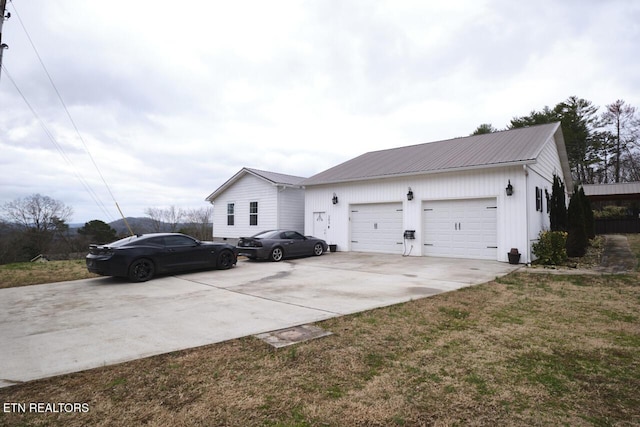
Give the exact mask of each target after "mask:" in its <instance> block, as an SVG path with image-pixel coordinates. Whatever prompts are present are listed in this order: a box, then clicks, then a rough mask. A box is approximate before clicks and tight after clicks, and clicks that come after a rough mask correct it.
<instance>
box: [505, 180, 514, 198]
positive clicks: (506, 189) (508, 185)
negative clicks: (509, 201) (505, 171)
mask: <svg viewBox="0 0 640 427" xmlns="http://www.w3.org/2000/svg"><path fill="white" fill-rule="evenodd" d="M505 191H506V192H507V196H511V195H512V194H513V185H511V180H509V184H507V188H505Z"/></svg>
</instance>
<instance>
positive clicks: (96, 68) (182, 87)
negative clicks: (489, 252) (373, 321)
mask: <svg viewBox="0 0 640 427" xmlns="http://www.w3.org/2000/svg"><path fill="white" fill-rule="evenodd" d="M7 11H8V12H10V13H11V14H12V15H13V16H12V17H11V19H9V20H7V21H5V23H4V26H3V28H2V42H3V43H6V44H8V45H9V49H7V50H5V51H4V57H3V66H4V67H5V69H3V70H2V74H1V76H0V112H1V114H0V205H1V204H4V203H6V202H8V201H12V200H14V199H16V198H22V197H25V196H28V195H31V194H34V193H40V194H42V195H47V196H50V197H53V198H55V199H58V200H60V201H62V202H64V203H65V204H66V205H68V206H71V207H72V208H73V210H74V215H73V217H72V218H71V221H70V222H72V223H78V222H80V223H82V222H85V221H89V220H92V219H101V220H104V221H107V222H109V221H112V220H115V219H118V218H119V214H118V211H117V209H116V207H115V204H114V202H113V199H115V200H117V202H118V204H119V205H120V207H121V208H122V211H123V212H124V214H125V215H126V216H144V210H145V208H148V207H168V206H170V205H175V206H176V207H181V208H201V207H206V206H207V204H206V202H205V201H204V199H205V197H206V196H207V195H209V194H210V193H211V192H213V191H214V190H215V189H216V188H217V187H219V186H220V185H221V184H223V183H224V182H225V181H226V180H227V179H228V178H229V177H231V176H232V175H233V174H234V173H236V172H237V171H239V170H240V169H241V168H242V167H243V166H247V167H252V168H258V169H264V170H269V171H274V172H280V173H287V174H292V175H300V176H311V175H313V174H315V173H318V172H320V171H322V170H324V169H327V168H329V167H331V166H334V165H336V164H338V163H341V162H343V161H345V160H348V159H350V158H352V157H355V156H357V155H359V154H362V153H364V152H367V151H372V150H378V149H384V148H391V147H397V146H402V145H410V144H417V143H422V142H429V141H435V140H440V139H448V138H454V137H458V136H466V135H469V134H470V133H471V132H473V130H474V129H475V128H476V127H477V126H478V125H480V124H481V123H492V124H493V125H494V126H495V127H497V128H504V127H505V126H506V125H507V124H508V122H509V120H510V119H511V118H512V117H514V116H522V115H526V114H528V113H529V112H530V111H531V110H533V109H541V108H542V107H544V106H545V105H549V106H553V105H555V104H556V103H558V102H561V101H563V100H565V99H566V98H567V97H569V96H571V95H577V96H578V97H581V98H584V99H587V100H590V101H592V102H593V103H594V104H595V105H598V106H600V107H604V105H606V104H609V103H611V102H613V101H615V100H616V99H620V98H621V99H624V100H625V101H627V103H629V104H631V105H634V106H636V107H640V55H639V54H640V2H639V1H637V0H609V1H601V0H555V1H554V0H535V1H534V0H523V1H513V0H467V1H456V0H450V1H440V0H439V1H426V0H422V1H420V0H416V1H404V0H390V1H377V0H361V1H358V0H315V1H305V0H297V1H280V0H276V1H206V2H205V1H201V0H198V1H196V0H183V1H180V2H168V1H158V0H154V1H151V0H133V1H132V0H128V1H121V0H115V1H93V0H89V1H79V0H57V1H55V2H52V1H50V0H8V1H7ZM18 15H19V17H20V19H21V21H22V23H21V22H20V19H18ZM23 25H24V28H23ZM25 28H26V32H25ZM29 39H31V42H33V44H34V45H35V47H36V49H37V52H38V53H39V55H40V58H41V59H42V61H43V62H44V64H45V66H46V68H47V70H48V72H49V76H50V77H51V80H53V82H54V83H55V88H57V91H58V93H59V94H60V95H61V97H62V99H63V101H64V104H65V105H66V107H67V110H68V112H69V115H70V116H71V118H72V120H73V122H72V121H71V120H70V119H69V115H67V113H66V111H65V109H64V107H63V105H62V103H61V102H60V99H59V98H58V96H57V94H56V89H55V88H54V86H52V84H51V82H50V81H49V78H48V77H47V74H46V73H45V71H44V70H43V68H42V66H41V65H40V62H39V60H38V56H37V55H36V53H35V52H34V49H33V47H32V45H31V43H30V41H29ZM25 99H26V101H25ZM27 103H28V104H27ZM76 129H77V131H76ZM101 175H102V177H101ZM105 182H106V183H107V184H108V188H107V186H105ZM112 195H113V197H112Z"/></svg>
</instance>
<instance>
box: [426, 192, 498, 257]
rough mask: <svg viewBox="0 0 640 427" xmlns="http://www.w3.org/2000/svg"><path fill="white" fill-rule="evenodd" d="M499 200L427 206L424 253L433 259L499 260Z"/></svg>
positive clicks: (463, 201) (446, 201)
mask: <svg viewBox="0 0 640 427" xmlns="http://www.w3.org/2000/svg"><path fill="white" fill-rule="evenodd" d="M497 210H498V209H497V204H496V199H469V200H438V201H430V202H424V203H423V228H422V230H423V236H424V237H423V244H424V246H423V248H424V251H423V253H424V254H425V255H430V256H442V257H456V258H477V259H493V260H495V259H497V255H498V254H497V219H496V218H497V217H496V213H497Z"/></svg>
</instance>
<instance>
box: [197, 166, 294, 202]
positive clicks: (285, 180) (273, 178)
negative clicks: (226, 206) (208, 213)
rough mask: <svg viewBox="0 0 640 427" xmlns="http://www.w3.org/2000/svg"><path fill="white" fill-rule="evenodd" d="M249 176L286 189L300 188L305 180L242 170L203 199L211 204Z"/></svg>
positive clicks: (273, 173) (291, 176)
mask: <svg viewBox="0 0 640 427" xmlns="http://www.w3.org/2000/svg"><path fill="white" fill-rule="evenodd" d="M247 174H250V175H253V176H256V177H258V178H260V179H263V180H265V181H267V182H269V183H270V184H273V185H283V186H286V187H300V188H301V187H302V185H301V184H302V181H304V180H305V179H306V178H304V177H302V176H295V175H286V174H283V173H276V172H269V171H263V170H259V169H252V168H246V167H245V168H242V169H240V171H238V172H237V173H236V174H235V175H233V176H232V177H231V178H229V179H228V180H227V182H225V183H224V184H222V185H221V186H220V187H218V189H217V190H216V191H214V192H213V193H211V194H210V195H209V196H207V198H206V199H205V200H206V201H207V202H213V201H214V199H215V198H216V197H218V196H219V195H220V194H222V193H223V192H224V191H226V190H227V188H229V187H230V186H231V185H233V184H234V183H235V182H237V181H238V180H239V179H240V178H242V177H243V176H245V175H247Z"/></svg>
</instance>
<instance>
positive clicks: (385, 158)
mask: <svg viewBox="0 0 640 427" xmlns="http://www.w3.org/2000/svg"><path fill="white" fill-rule="evenodd" d="M559 127H560V123H550V124H544V125H538V126H531V127H526V128H517V129H512V130H507V131H501V132H494V133H490V134H483V135H473V136H468V137H464V138H455V139H448V140H443V141H436V142H430V143H425V144H418V145H411V146H407V147H399V148H392V149H387V150H380V151H372V152H369V153H365V154H362V155H360V156H358V157H356V158H354V159H351V160H348V161H346V162H344V163H342V164H339V165H337V166H334V167H332V168H330V169H327V170H326V171H324V172H320V173H318V174H316V175H314V176H312V177H311V178H309V179H307V180H305V181H304V182H303V184H304V185H305V186H308V185H318V184H328V183H337V182H344V181H358V180H365V179H374V178H384V177H392V176H403V175H414V174H424V173H434V172H445V171H451V170H464V169H474V168H482V167H494V166H508V165H514V164H527V163H535V161H536V159H537V157H538V155H539V154H540V152H541V151H542V149H543V147H544V145H545V143H546V142H547V141H549V139H550V138H552V137H553V135H554V134H555V133H556V131H557V130H558V129H559ZM560 133H561V132H560ZM556 145H557V148H558V149H559V150H564V142H562V144H556ZM561 157H562V154H561ZM565 172H566V171H565Z"/></svg>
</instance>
